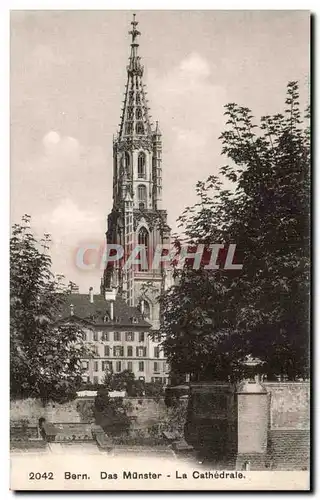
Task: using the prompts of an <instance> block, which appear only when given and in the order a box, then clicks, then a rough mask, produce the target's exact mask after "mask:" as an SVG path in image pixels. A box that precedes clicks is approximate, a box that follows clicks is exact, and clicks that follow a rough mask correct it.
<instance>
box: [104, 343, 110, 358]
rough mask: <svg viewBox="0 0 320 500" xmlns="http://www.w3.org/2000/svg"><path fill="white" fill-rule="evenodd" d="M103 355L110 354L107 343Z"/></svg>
mask: <svg viewBox="0 0 320 500" xmlns="http://www.w3.org/2000/svg"><path fill="white" fill-rule="evenodd" d="M104 355H105V356H110V347H109V346H108V345H105V346H104Z"/></svg>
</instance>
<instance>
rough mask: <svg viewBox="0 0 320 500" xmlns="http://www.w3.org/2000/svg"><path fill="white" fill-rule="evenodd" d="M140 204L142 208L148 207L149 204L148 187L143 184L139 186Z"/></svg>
mask: <svg viewBox="0 0 320 500" xmlns="http://www.w3.org/2000/svg"><path fill="white" fill-rule="evenodd" d="M138 204H139V208H140V209H144V208H146V205H147V188H146V186H144V185H143V184H139V186H138Z"/></svg>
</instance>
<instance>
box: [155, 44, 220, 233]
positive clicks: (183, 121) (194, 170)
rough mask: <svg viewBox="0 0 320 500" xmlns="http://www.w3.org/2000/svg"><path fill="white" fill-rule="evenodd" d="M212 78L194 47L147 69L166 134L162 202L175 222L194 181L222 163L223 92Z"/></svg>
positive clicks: (211, 71) (188, 200)
mask: <svg viewBox="0 0 320 500" xmlns="http://www.w3.org/2000/svg"><path fill="white" fill-rule="evenodd" d="M214 78H215V74H214V67H213V65H212V64H210V62H209V61H208V60H207V59H205V58H204V57H202V56H201V55H200V54H198V53H195V52H193V53H190V54H189V55H188V56H187V57H185V58H184V59H183V60H181V61H180V62H178V63H177V64H176V65H175V66H174V67H172V68H171V69H170V71H167V72H166V73H162V74H159V73H157V72H155V71H153V72H149V78H148V82H147V84H148V90H149V94H150V102H151V107H152V110H153V112H154V115H155V116H157V119H159V121H160V127H161V129H162V132H163V138H164V139H163V140H164V144H163V152H164V159H163V183H164V186H165V189H164V200H163V205H164V206H165V208H166V209H168V213H169V217H170V223H171V225H172V226H173V227H174V226H175V219H176V218H177V217H178V216H179V215H180V214H181V212H182V211H183V209H184V208H185V206H186V205H190V204H191V203H192V202H195V201H196V199H195V189H194V187H195V184H196V182H197V181H198V180H200V179H205V178H206V177H207V176H208V175H210V174H212V173H217V169H218V167H219V166H220V164H221V160H220V152H221V144H220V142H219V140H218V137H219V135H220V133H221V131H222V130H223V128H224V116H223V112H224V110H223V105H224V104H225V103H226V102H227V93H226V90H225V89H224V88H223V87H221V86H219V85H216V84H215V81H214ZM167 158H169V161H170V164H168V162H167V161H168V160H167ZM172 200H175V201H174V205H173V204H172Z"/></svg>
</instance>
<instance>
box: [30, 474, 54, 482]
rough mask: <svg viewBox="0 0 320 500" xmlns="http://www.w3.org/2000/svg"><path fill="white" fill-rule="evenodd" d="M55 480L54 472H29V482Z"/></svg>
mask: <svg viewBox="0 0 320 500" xmlns="http://www.w3.org/2000/svg"><path fill="white" fill-rule="evenodd" d="M40 479H53V472H29V480H30V481H33V480H37V481H38V480H40Z"/></svg>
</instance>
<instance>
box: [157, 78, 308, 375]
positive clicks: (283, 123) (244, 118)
mask: <svg viewBox="0 0 320 500" xmlns="http://www.w3.org/2000/svg"><path fill="white" fill-rule="evenodd" d="M225 115H226V118H227V130H226V131H224V132H223V133H222V135H221V137H220V139H221V141H222V154H223V155H225V156H226V157H227V159H228V163H227V164H226V165H224V166H222V167H221V168H220V171H219V176H215V175H211V176H210V177H209V178H208V179H207V180H206V181H205V182H202V181H199V182H198V184H197V187H196V190H197V195H198V199H199V201H198V202H197V203H196V204H195V205H194V206H193V207H187V208H186V210H185V211H184V213H183V214H182V216H181V217H180V225H181V227H182V228H183V232H184V242H187V243H188V244H190V245H196V244H199V243H202V244H204V245H205V247H208V246H209V245H210V244H224V245H225V246H228V245H229V244H236V245H237V253H236V257H235V259H236V261H238V262H241V263H242V264H243V269H242V270H241V271H227V270H224V269H222V268H221V267H222V266H220V269H218V270H216V271H213V270H206V269H204V267H203V266H201V268H200V269H199V270H193V269H191V265H190V264H191V262H190V261H187V262H186V264H185V265H184V267H183V269H182V270H176V271H175V276H176V284H175V286H173V287H172V288H171V289H170V290H169V291H168V292H167V293H166V294H164V296H163V298H162V307H163V310H164V311H165V314H164V321H163V325H162V335H163V338H164V341H163V346H164V348H165V352H166V354H167V356H168V358H169V361H170V362H171V365H172V369H173V371H174V372H176V373H188V372H189V373H193V374H194V375H195V377H196V378H198V379H223V380H230V379H237V378H239V377H240V376H241V374H242V370H243V360H244V358H245V356H247V355H248V354H251V355H253V356H256V357H259V358H260V359H261V361H262V362H263V365H262V369H263V371H264V372H265V373H266V374H268V376H269V377H273V376H275V375H282V376H286V377H288V378H289V379H295V378H297V377H305V376H307V374H308V342H309V335H308V332H309V313H308V301H309V299H308V297H309V205H310V178H309V175H310V131H309V125H308V120H309V113H308V111H307V113H306V115H305V116H302V113H301V111H300V103H299V91H298V85H297V83H296V82H290V83H289V84H288V86H287V97H286V101H285V110H284V113H283V114H276V115H274V116H263V117H262V118H261V120H260V125H259V126H257V125H256V124H255V122H254V118H253V116H252V113H251V111H250V109H248V108H245V107H241V106H238V105H236V104H234V103H233V104H228V105H226V106H225ZM226 186H229V187H228V188H226ZM220 262H221V254H220Z"/></svg>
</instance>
